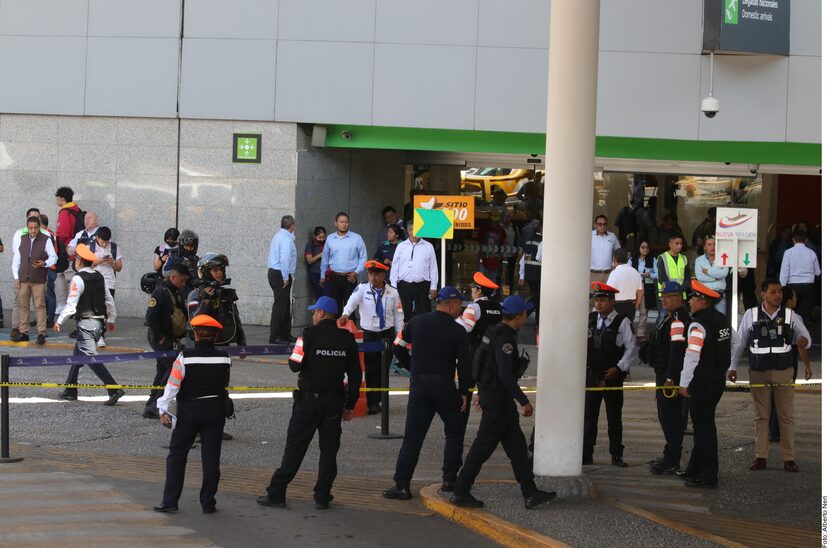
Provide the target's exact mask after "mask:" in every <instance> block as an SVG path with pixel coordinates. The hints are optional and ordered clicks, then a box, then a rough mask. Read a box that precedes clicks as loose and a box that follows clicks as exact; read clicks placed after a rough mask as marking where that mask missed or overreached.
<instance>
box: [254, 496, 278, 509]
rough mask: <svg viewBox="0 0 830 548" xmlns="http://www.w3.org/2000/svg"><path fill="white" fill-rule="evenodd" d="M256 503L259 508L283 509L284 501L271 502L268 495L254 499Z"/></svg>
mask: <svg viewBox="0 0 830 548" xmlns="http://www.w3.org/2000/svg"><path fill="white" fill-rule="evenodd" d="M256 503H257V504H259V505H260V506H269V507H271V508H285V499H284V498H282V499H277V500H271V497H269V496H268V495H263V496H261V497H257V498H256Z"/></svg>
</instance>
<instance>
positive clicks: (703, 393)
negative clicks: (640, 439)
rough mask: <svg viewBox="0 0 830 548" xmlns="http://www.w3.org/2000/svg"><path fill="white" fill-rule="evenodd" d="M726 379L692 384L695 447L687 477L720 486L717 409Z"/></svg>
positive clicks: (690, 387)
mask: <svg viewBox="0 0 830 548" xmlns="http://www.w3.org/2000/svg"><path fill="white" fill-rule="evenodd" d="M725 386H726V380H725V379H719V380H706V379H698V378H695V379H692V382H691V383H689V414H690V415H691V416H692V425H693V427H694V429H695V434H694V440H695V446H694V448H693V449H692V456H691V457H690V458H689V464H688V466H687V467H686V475H687V476H689V477H690V478H692V479H699V480H700V481H701V482H702V483H708V484H716V483H718V428H717V425H716V424H715V408H716V407H717V406H718V402H719V401H720V399H721V396H723V390H724V387H725Z"/></svg>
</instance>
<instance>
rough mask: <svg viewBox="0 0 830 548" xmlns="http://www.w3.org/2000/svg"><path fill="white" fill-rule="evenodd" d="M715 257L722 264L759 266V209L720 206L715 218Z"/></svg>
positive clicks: (748, 266) (747, 266)
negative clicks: (757, 248) (757, 251)
mask: <svg viewBox="0 0 830 548" xmlns="http://www.w3.org/2000/svg"><path fill="white" fill-rule="evenodd" d="M715 237H716V238H715V259H716V260H717V264H718V265H720V266H732V267H736V266H737V267H743V268H755V267H756V266H757V260H756V259H757V254H756V247H757V240H758V210H757V209H747V208H735V207H719V208H718V210H717V218H716V219H715Z"/></svg>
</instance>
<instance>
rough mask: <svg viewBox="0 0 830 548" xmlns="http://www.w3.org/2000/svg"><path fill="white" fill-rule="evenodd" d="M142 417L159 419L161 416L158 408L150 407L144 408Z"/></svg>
mask: <svg viewBox="0 0 830 548" xmlns="http://www.w3.org/2000/svg"><path fill="white" fill-rule="evenodd" d="M141 416H142V417H144V418H145V419H157V418H159V412H158V409H152V408H150V407H145V408H144V413H142V414H141Z"/></svg>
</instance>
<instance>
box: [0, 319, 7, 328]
mask: <svg viewBox="0 0 830 548" xmlns="http://www.w3.org/2000/svg"><path fill="white" fill-rule="evenodd" d="M4 327H6V326H5V324H3V320H0V329H3V328H4Z"/></svg>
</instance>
